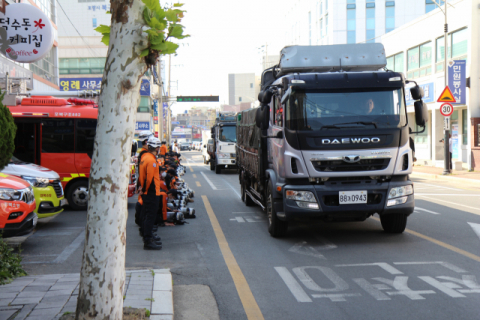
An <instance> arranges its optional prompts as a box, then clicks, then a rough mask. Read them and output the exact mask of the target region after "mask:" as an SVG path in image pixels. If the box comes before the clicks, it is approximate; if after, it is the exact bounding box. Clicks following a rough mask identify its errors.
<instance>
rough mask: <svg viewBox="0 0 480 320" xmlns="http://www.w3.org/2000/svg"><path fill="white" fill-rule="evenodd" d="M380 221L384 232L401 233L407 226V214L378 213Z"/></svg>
mask: <svg viewBox="0 0 480 320" xmlns="http://www.w3.org/2000/svg"><path fill="white" fill-rule="evenodd" d="M380 222H381V223H382V227H383V230H384V231H385V232H387V233H402V232H403V231H405V228H406V227H407V215H406V214H401V213H399V214H385V215H380Z"/></svg>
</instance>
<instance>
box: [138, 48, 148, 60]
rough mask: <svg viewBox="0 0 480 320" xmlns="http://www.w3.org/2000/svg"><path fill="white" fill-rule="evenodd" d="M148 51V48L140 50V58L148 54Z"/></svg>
mask: <svg viewBox="0 0 480 320" xmlns="http://www.w3.org/2000/svg"><path fill="white" fill-rule="evenodd" d="M149 52H150V50H149V49H145V50H142V53H140V58H141V57H146V56H148V53H149Z"/></svg>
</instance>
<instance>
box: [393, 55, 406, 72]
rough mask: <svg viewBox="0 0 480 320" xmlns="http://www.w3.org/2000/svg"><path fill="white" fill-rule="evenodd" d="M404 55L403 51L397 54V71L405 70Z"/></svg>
mask: <svg viewBox="0 0 480 320" xmlns="http://www.w3.org/2000/svg"><path fill="white" fill-rule="evenodd" d="M403 56H404V54H403V52H402V53H399V54H397V55H395V68H394V69H393V70H395V71H396V72H403V70H404V63H403V60H404V57H403Z"/></svg>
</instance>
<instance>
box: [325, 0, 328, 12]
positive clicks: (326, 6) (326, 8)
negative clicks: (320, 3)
mask: <svg viewBox="0 0 480 320" xmlns="http://www.w3.org/2000/svg"><path fill="white" fill-rule="evenodd" d="M325 13H328V0H325Z"/></svg>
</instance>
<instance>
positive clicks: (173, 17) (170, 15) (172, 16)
mask: <svg viewBox="0 0 480 320" xmlns="http://www.w3.org/2000/svg"><path fill="white" fill-rule="evenodd" d="M181 12H182V11H181V10H175V9H168V10H167V12H165V16H166V18H167V20H168V21H171V22H177V20H178V16H177V15H178V14H179V13H181Z"/></svg>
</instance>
